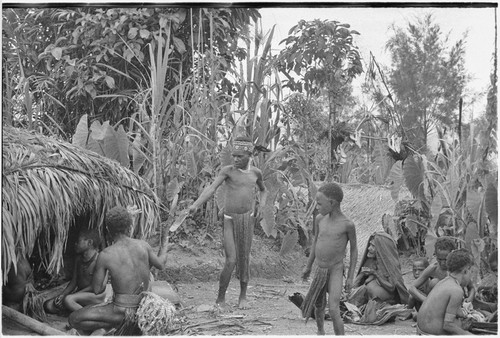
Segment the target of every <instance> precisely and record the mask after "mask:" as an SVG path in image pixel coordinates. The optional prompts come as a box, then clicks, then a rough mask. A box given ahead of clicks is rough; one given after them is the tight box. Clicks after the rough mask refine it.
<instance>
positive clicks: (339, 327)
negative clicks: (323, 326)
mask: <svg viewBox="0 0 500 338" xmlns="http://www.w3.org/2000/svg"><path fill="white" fill-rule="evenodd" d="M343 273H344V267H343V264H338V265H337V266H334V267H333V268H332V269H331V270H330V280H329V284H328V293H329V298H328V303H329V306H330V316H331V317H332V321H333V331H334V332H335V335H337V336H343V335H344V322H343V321H342V317H341V316H340V297H341V295H342V278H343Z"/></svg>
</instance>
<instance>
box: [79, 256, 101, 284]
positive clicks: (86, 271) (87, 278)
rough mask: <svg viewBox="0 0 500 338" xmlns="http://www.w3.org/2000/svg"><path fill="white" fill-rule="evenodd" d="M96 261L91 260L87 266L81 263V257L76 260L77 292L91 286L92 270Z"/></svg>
mask: <svg viewBox="0 0 500 338" xmlns="http://www.w3.org/2000/svg"><path fill="white" fill-rule="evenodd" d="M96 262H97V261H96V260H95V259H92V262H90V264H89V265H86V264H85V263H84V262H83V259H82V256H79V257H78V258H77V259H76V267H75V268H76V269H77V270H76V271H77V272H76V273H77V275H76V284H77V288H78V290H82V289H84V288H86V287H88V286H90V285H91V284H92V276H93V275H94V268H95V265H96Z"/></svg>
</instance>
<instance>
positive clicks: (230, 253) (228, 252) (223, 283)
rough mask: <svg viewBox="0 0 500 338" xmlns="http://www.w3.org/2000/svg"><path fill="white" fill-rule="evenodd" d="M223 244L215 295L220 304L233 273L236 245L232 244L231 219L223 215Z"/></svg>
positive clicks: (223, 300)
mask: <svg viewBox="0 0 500 338" xmlns="http://www.w3.org/2000/svg"><path fill="white" fill-rule="evenodd" d="M223 233H224V235H223V244H224V253H225V256H226V260H225V263H224V268H223V269H222V272H221V274H220V277H219V293H218V295H217V300H216V301H215V302H216V303H217V304H220V305H221V306H225V305H226V290H227V287H228V286H229V282H230V281H231V274H232V273H233V270H234V267H235V265H236V247H235V244H234V235H233V220H232V219H231V218H230V217H228V216H226V215H224V231H223Z"/></svg>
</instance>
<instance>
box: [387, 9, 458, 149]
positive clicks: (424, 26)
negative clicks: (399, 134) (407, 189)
mask: <svg viewBox="0 0 500 338" xmlns="http://www.w3.org/2000/svg"><path fill="white" fill-rule="evenodd" d="M386 47H387V49H388V50H389V51H390V54H391V59H392V65H391V70H390V72H389V85H390V87H391V89H392V91H393V93H394V95H395V100H396V102H397V105H398V108H399V111H400V112H401V114H402V115H403V127H404V128H405V133H406V135H407V137H408V139H409V141H410V142H411V143H412V144H413V145H414V146H415V147H416V148H417V149H424V148H425V147H426V146H427V136H428V134H429V131H430V130H431V128H432V126H434V125H436V124H439V125H441V126H446V127H448V128H452V127H453V126H454V125H455V124H456V122H457V119H458V118H457V114H456V112H458V106H459V100H460V97H461V96H462V95H463V90H464V87H465V85H466V82H467V74H466V71H465V68H464V56H465V36H464V37H463V38H462V39H460V40H458V41H456V42H454V43H452V45H451V46H450V42H449V41H448V38H447V37H446V36H443V33H442V32H441V29H440V27H439V25H438V24H436V23H435V22H434V19H433V17H432V15H430V14H427V15H425V16H424V17H423V18H420V19H417V21H416V22H415V23H412V22H410V23H408V26H407V27H406V28H400V27H393V35H392V36H391V37H390V38H389V40H388V42H387V45H386Z"/></svg>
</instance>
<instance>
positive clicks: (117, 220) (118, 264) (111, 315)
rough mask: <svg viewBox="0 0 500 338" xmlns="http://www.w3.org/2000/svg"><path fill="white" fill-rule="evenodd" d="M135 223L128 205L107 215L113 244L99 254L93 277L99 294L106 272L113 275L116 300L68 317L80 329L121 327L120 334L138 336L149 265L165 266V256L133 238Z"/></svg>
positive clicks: (93, 282)
mask: <svg viewBox="0 0 500 338" xmlns="http://www.w3.org/2000/svg"><path fill="white" fill-rule="evenodd" d="M131 223H132V219H131V216H130V214H129V212H128V211H127V209H126V208H124V207H114V208H113V209H111V210H109V211H108V212H107V214H106V218H105V226H106V228H107V232H108V235H109V237H110V239H111V241H112V244H111V245H110V246H108V247H107V248H105V249H104V250H103V251H102V252H101V253H100V254H99V256H98V257H97V263H96V266H95V270H94V277H93V279H92V290H93V292H94V294H96V295H98V294H101V293H103V292H104V291H105V283H104V281H105V280H106V276H107V273H109V275H110V276H111V286H112V287H113V293H114V295H113V302H111V303H107V304H103V305H94V306H86V307H84V308H82V309H80V310H77V311H75V312H73V313H71V315H70V316H69V323H70V325H71V326H72V327H74V328H75V329H77V330H81V331H86V332H93V331H94V334H96V332H95V330H98V329H101V330H100V331H97V332H99V333H100V334H101V335H102V334H103V333H105V332H104V331H105V330H110V329H112V328H118V332H119V333H120V334H121V335H137V333H138V331H135V332H132V331H127V330H129V329H136V327H135V326H136V322H135V320H136V319H135V313H136V311H137V308H138V307H139V303H140V301H141V299H142V295H141V292H143V291H147V290H148V289H149V281H150V280H149V278H150V268H151V266H154V267H156V268H158V269H160V270H161V269H163V259H161V258H158V256H156V254H155V253H154V252H153V248H151V246H150V245H149V244H148V243H147V242H146V241H143V240H139V239H134V238H130V237H129V236H128V233H129V231H130V225H131Z"/></svg>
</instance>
